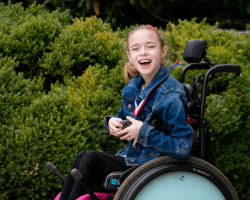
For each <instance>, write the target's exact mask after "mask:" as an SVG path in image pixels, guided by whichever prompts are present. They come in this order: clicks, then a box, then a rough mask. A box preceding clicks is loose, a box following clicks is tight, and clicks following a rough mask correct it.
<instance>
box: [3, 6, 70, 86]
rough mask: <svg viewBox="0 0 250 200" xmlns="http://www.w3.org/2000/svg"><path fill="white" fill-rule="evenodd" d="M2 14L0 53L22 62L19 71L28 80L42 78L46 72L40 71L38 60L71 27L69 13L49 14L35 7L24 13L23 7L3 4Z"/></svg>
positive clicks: (57, 12) (55, 12)
mask: <svg viewBox="0 0 250 200" xmlns="http://www.w3.org/2000/svg"><path fill="white" fill-rule="evenodd" d="M0 11H1V13H0V43H1V46H0V53H2V54H3V56H9V57H12V58H16V61H18V62H19V67H18V68H17V69H16V71H17V72H23V73H24V77H25V78H30V79H32V78H33V77H34V76H35V77H36V76H39V75H40V74H41V73H43V72H44V69H43V68H42V67H40V68H39V60H40V59H41V58H42V55H43V54H44V53H45V52H48V51H49V47H50V46H51V45H52V44H53V43H54V39H55V38H56V37H57V36H58V35H59V34H60V32H61V31H62V29H63V27H64V26H66V25H67V24H69V22H70V20H69V14H68V11H65V12H63V13H60V12H59V10H56V11H54V12H52V13H49V12H48V11H46V10H45V9H44V8H43V7H42V6H41V5H38V6H36V4H32V5H31V6H30V7H29V8H28V9H27V10H24V9H23V7H22V6H21V4H15V5H13V4H11V3H9V4H8V6H4V5H3V4H2V3H1V4H0ZM48 82H49V83H50V82H53V81H52V80H48Z"/></svg>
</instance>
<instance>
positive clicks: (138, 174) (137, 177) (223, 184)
mask: <svg viewBox="0 0 250 200" xmlns="http://www.w3.org/2000/svg"><path fill="white" fill-rule="evenodd" d="M171 172H186V173H189V174H190V175H191V176H197V175H198V176H199V177H200V176H201V177H203V178H202V179H204V178H205V179H204V180H206V181H207V180H208V182H209V183H210V182H211V183H212V184H213V185H214V186H215V188H218V191H220V192H221V194H222V195H223V196H224V198H225V199H226V200H239V198H238V195H237V193H236V192H235V190H234V188H233V186H232V184H231V183H230V182H229V180H228V179H227V178H226V176H225V175H224V174H223V173H222V172H221V171H219V170H218V169H217V168H216V167H214V166H213V165H211V164H209V163H208V162H206V161H204V160H201V159H199V158H195V157H192V156H190V157H189V158H188V159H185V160H183V159H177V158H173V157H170V156H161V157H158V158H156V159H153V160H151V161H149V162H147V163H145V164H143V165H142V166H140V167H139V168H138V169H136V170H135V171H133V172H132V173H131V174H130V175H129V176H128V177H127V178H126V179H125V181H124V182H123V183H122V185H121V186H120V188H119V189H118V191H117V193H116V195H115V198H114V200H134V199H135V198H136V196H137V195H138V194H139V193H140V191H141V190H142V189H143V187H145V186H146V185H147V184H148V183H150V182H151V181H153V180H155V179H156V178H157V177H160V176H161V175H165V174H167V173H171ZM193 174H196V175H193ZM163 189H164V187H163ZM194 195H195V193H194ZM222 195H221V196H222ZM223 196H222V197H223ZM161 199H162V198H161ZM164 199H168V198H167V194H166V197H164ZM211 199H213V197H211Z"/></svg>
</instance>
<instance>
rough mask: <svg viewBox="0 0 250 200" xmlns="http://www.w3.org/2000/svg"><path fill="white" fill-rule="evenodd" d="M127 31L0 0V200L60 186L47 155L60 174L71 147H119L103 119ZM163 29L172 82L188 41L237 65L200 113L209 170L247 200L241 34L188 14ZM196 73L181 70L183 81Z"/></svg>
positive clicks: (244, 43) (119, 80) (245, 71)
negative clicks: (205, 121) (211, 158)
mask: <svg viewBox="0 0 250 200" xmlns="http://www.w3.org/2000/svg"><path fill="white" fill-rule="evenodd" d="M132 28H133V26H131V27H127V28H126V29H123V30H120V29H118V30H117V31H116V32H114V31H113V30H112V29H111V28H110V25H109V24H106V23H103V22H102V21H101V20H100V19H97V18H95V17H91V18H88V19H86V20H85V21H83V20H82V19H74V20H73V22H70V19H69V15H68V12H67V11H66V12H63V13H60V12H59V11H58V10H57V11H54V12H52V13H49V12H48V11H46V10H45V9H43V8H42V7H41V6H37V5H35V4H33V5H32V6H31V7H30V8H28V9H27V10H24V9H23V8H22V6H21V4H16V5H13V4H9V5H7V6H4V5H3V4H1V3H0V42H1V43H0V77H1V79H0V156H1V157H0V158H1V159H0V166H1V170H0V176H1V179H0V191H1V193H0V199H52V198H53V197H54V196H55V195H56V194H57V193H58V192H60V190H61V188H62V183H61V181H60V180H59V179H57V178H56V177H55V176H54V175H53V174H51V173H50V172H49V171H48V170H47V169H46V168H45V164H46V163H47V162H48V161H51V162H53V163H55V164H56V166H57V168H58V169H59V170H60V171H62V173H63V174H64V175H65V176H66V175H67V172H68V170H69V169H70V165H71V163H72V160H73V158H74V156H75V155H76V154H77V152H79V151H81V150H91V149H94V150H98V151H104V150H118V149H120V148H122V147H123V146H124V143H123V142H122V141H120V140H119V139H117V138H113V137H111V136H110V135H109V133H108V131H107V130H106V128H104V127H103V124H102V123H103V122H102V120H103V118H104V116H106V115H110V114H116V113H117V110H118V109H119V107H120V98H121V91H122V89H123V87H124V85H125V81H124V80H123V77H122V71H123V66H124V63H125V62H126V61H127V58H126V55H125V39H126V36H127V34H128V32H129V31H130V30H131V29H132ZM248 28H249V29H250V25H248ZM163 33H164V40H165V41H166V43H167V45H168V47H169V57H170V60H169V63H168V66H170V65H171V64H173V63H175V62H176V61H177V60H181V61H182V62H183V65H182V66H180V67H177V68H175V69H174V70H172V71H171V74H172V75H173V76H174V77H175V78H176V79H178V78H179V74H180V71H181V69H182V68H183V66H185V65H186V64H187V63H186V62H185V61H183V58H182V56H183V51H184V48H185V44H186V42H187V40H189V39H205V40H206V41H207V43H208V45H209V50H208V55H207V57H208V58H210V60H211V61H214V62H217V63H218V64H229V63H230V64H239V65H240V66H241V69H242V76H240V77H236V76H235V75H234V74H220V77H219V78H217V79H215V80H213V81H212V82H211V83H209V88H208V89H209V90H208V98H207V107H206V116H207V117H208V118H209V120H211V124H210V126H209V129H210V132H211V134H212V142H213V147H214V153H215V155H216V166H217V167H218V169H220V170H221V171H222V172H223V173H224V174H225V175H226V176H227V177H228V178H229V180H230V181H231V182H232V184H233V186H234V187H235V189H236V191H237V193H238V195H239V197H240V199H243V200H246V199H248V197H249V195H250V191H249V189H248V188H250V185H249V183H248V181H247V178H246V177H248V176H249V175H250V168H249V166H250V155H249V146H250V138H249V137H250V133H249V128H250V127H249V121H250V118H249V111H250V101H249V97H250V96H249V94H250V89H249V88H250V87H249V86H250V78H249V71H250V64H249V63H248V59H249V57H250V51H249V46H250V36H249V35H248V34H240V33H234V32H233V31H222V30H219V29H218V28H217V25H215V26H214V27H212V26H210V25H208V24H206V21H205V20H204V21H203V22H201V23H196V22H195V19H194V20H191V21H186V20H184V21H179V24H178V25H177V26H175V25H172V24H167V25H166V31H163ZM204 73H205V71H203V70H200V71H191V72H188V73H187V77H186V80H185V81H186V82H189V83H191V82H192V81H193V77H194V76H197V75H198V76H203V75H204ZM52 83H53V84H52Z"/></svg>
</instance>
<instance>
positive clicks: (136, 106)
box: [134, 90, 153, 117]
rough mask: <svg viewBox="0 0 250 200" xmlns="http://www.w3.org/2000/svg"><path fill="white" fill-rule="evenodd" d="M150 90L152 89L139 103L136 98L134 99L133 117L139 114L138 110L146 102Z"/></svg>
mask: <svg viewBox="0 0 250 200" xmlns="http://www.w3.org/2000/svg"><path fill="white" fill-rule="evenodd" d="M152 92H153V90H151V92H150V93H149V94H148V96H147V98H146V99H145V100H144V99H143V100H141V102H140V103H138V102H137V100H135V110H134V117H136V116H137V115H138V114H139V112H140V111H141V109H142V107H143V106H144V104H145V103H146V101H147V100H148V98H149V96H150V95H151V93H152Z"/></svg>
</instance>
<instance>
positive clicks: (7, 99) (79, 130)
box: [0, 58, 102, 199]
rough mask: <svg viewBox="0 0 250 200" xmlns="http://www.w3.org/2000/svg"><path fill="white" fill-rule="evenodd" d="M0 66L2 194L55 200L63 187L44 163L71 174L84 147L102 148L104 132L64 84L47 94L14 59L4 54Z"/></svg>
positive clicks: (56, 86) (2, 197)
mask: <svg viewBox="0 0 250 200" xmlns="http://www.w3.org/2000/svg"><path fill="white" fill-rule="evenodd" d="M3 63H6V64H3ZM0 64H1V68H0V75H1V78H2V79H1V82H0V83H1V84H0V86H1V87H0V88H1V90H0V97H1V99H0V106H1V112H0V118H1V124H0V156H1V159H0V165H1V169H2V170H1V171H0V176H1V182H0V190H1V191H4V192H1V196H0V197H1V199H13V198H18V199H50V198H52V197H53V196H55V195H56V193H57V192H58V191H60V188H61V187H62V185H61V182H60V181H59V180H57V179H56V180H54V179H55V177H54V175H53V174H51V173H49V172H48V170H47V169H46V168H45V164H46V163H47V162H48V161H51V162H53V163H54V164H56V165H57V166H58V169H59V170H60V171H62V173H64V174H65V175H67V172H68V171H69V169H70V166H71V162H72V160H73V158H74V156H75V155H76V154H77V153H78V152H79V151H81V150H91V149H95V150H101V148H100V144H99V142H98V141H99V140H100V139H101V136H102V135H101V133H99V135H97V134H94V133H93V132H92V131H90V130H88V129H89V125H88V121H87V120H86V117H85V116H82V115H81V114H80V112H79V109H78V108H75V107H74V106H73V105H72V104H71V98H70V95H69V94H68V91H67V90H65V88H63V87H61V86H60V87H59V86H58V85H54V86H53V87H52V89H51V91H50V92H49V93H48V94H47V95H46V94H44V93H43V92H42V91H40V90H41V87H40V86H41V85H42V83H41V82H42V80H39V81H36V82H35V81H30V80H27V79H25V78H23V76H22V75H21V74H16V73H15V71H14V70H13V67H12V66H15V65H16V63H15V62H14V61H13V60H11V59H7V58H2V59H1V60H0ZM51 180H53V181H51Z"/></svg>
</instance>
